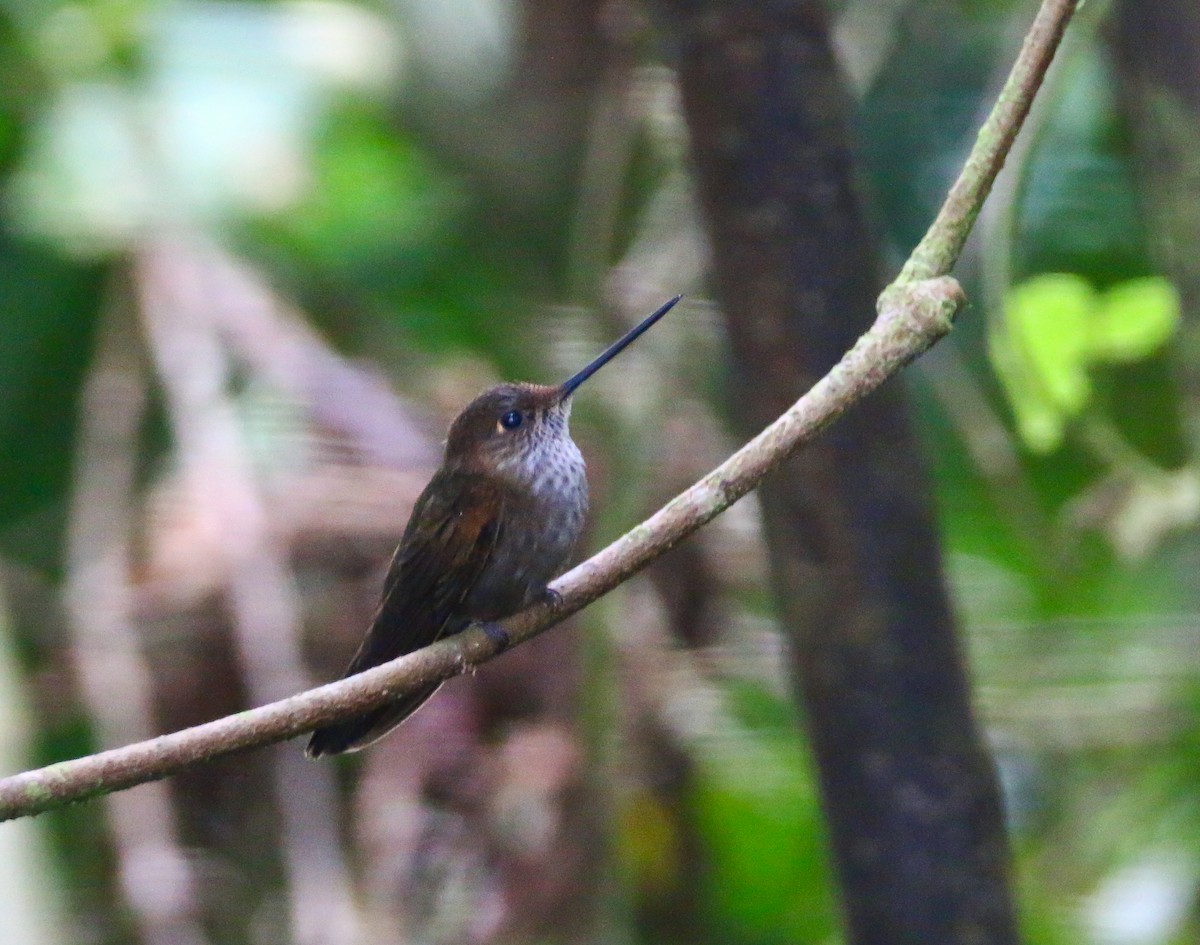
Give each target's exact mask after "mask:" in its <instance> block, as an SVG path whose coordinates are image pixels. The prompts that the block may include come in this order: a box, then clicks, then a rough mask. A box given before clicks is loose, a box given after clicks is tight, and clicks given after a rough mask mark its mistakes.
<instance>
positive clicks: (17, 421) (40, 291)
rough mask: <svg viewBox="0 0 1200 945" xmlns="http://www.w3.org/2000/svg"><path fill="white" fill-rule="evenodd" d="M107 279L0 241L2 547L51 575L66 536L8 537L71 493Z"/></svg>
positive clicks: (49, 531) (42, 530)
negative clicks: (79, 417) (80, 415)
mask: <svg viewBox="0 0 1200 945" xmlns="http://www.w3.org/2000/svg"><path fill="white" fill-rule="evenodd" d="M103 277H104V269H103V267H100V266H83V265H77V264H75V263H73V262H70V261H68V260H66V259H63V258H61V257H59V256H56V255H54V254H52V253H50V252H48V251H46V250H43V249H41V248H38V247H35V246H32V245H27V244H23V243H18V242H16V241H13V240H11V239H7V238H4V237H3V236H0V311H3V312H4V318H3V319H0V548H3V550H4V552H5V553H6V554H8V555H11V556H12V557H13V558H15V559H17V560H20V561H24V562H25V563H27V564H34V565H37V566H41V567H46V566H49V565H50V564H51V563H52V562H53V561H54V560H55V558H56V556H57V546H58V541H59V538H60V535H59V534H58V533H57V531H56V530H55V529H54V528H47V527H43V526H39V527H38V528H36V529H34V530H33V532H32V533H30V532H28V531H26V532H23V533H22V535H21V536H20V538H18V539H13V538H12V536H11V535H10V534H9V533H8V529H9V528H10V527H11V526H12V525H13V523H14V522H15V521H17V520H20V519H24V518H27V517H33V516H41V515H44V514H46V513H51V514H52V515H53V508H52V507H53V506H54V505H56V504H58V503H61V502H62V500H63V497H64V496H65V494H66V492H67V489H68V486H69V483H70V475H71V461H72V456H73V450H74V435H75V421H76V411H77V409H78V397H79V390H80V385H81V384H82V381H83V376H84V371H85V370H86V367H87V364H88V361H89V359H90V357H91V350H92V336H93V331H94V328H95V323H96V318H97V314H98V310H99V306H100V300H101V292H102V285H103ZM54 520H55V521H57V520H58V516H54Z"/></svg>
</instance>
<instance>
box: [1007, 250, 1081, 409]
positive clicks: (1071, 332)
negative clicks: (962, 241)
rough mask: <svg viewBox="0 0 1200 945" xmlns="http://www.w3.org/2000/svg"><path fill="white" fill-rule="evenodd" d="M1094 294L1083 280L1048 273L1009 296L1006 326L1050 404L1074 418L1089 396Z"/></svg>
mask: <svg viewBox="0 0 1200 945" xmlns="http://www.w3.org/2000/svg"><path fill="white" fill-rule="evenodd" d="M1095 304H1096V293H1095V292H1094V291H1093V289H1092V287H1091V286H1090V285H1088V283H1087V280H1085V279H1083V278H1082V277H1081V276H1077V275H1072V274H1070V273H1048V274H1046V275H1042V276H1035V277H1034V278H1032V279H1029V280H1028V281H1026V282H1023V283H1021V284H1020V285H1018V286H1016V287H1015V288H1014V289H1012V290H1011V291H1010V292H1009V297H1008V304H1007V312H1008V324H1009V328H1010V330H1011V331H1012V332H1013V342H1014V345H1015V347H1016V349H1017V350H1018V351H1019V352H1020V353H1021V354H1022V355H1023V356H1024V357H1025V358H1026V359H1027V360H1028V362H1029V366H1030V368H1031V370H1032V372H1033V375H1034V379H1035V381H1036V382H1037V383H1039V384H1040V385H1041V386H1042V388H1043V389H1044V391H1045V393H1046V396H1047V398H1048V400H1049V401H1050V402H1051V403H1052V404H1054V405H1055V406H1057V407H1058V408H1059V409H1060V410H1061V411H1062V412H1063V413H1064V414H1067V415H1073V414H1076V413H1078V412H1079V410H1080V409H1081V408H1082V407H1083V405H1084V404H1086V403H1087V400H1088V397H1089V395H1090V394H1091V385H1090V384H1089V382H1088V378H1087V372H1086V370H1085V368H1086V361H1087V350H1088V323H1089V317H1090V315H1091V312H1092V309H1093V308H1094V306H1095Z"/></svg>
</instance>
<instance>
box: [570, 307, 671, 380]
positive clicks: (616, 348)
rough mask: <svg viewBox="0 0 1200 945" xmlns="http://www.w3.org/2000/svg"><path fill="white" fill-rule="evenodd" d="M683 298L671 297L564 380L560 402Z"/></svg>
mask: <svg viewBox="0 0 1200 945" xmlns="http://www.w3.org/2000/svg"><path fill="white" fill-rule="evenodd" d="M681 298H683V296H682V295H677V296H675V298H673V299H671V300H670V301H668V302H665V303H664V304H663V305H661V306H660V307H659V308H658V309H657V310H656V311H655V312H653V313H652V314H650V315H647V316H646V317H645V318H644V319H642V320H641V321H640V322H639V323H638V324H636V325H634V326H633V327H632V328H630V329H629V331H627V332H625V334H623V335H622V336H621V337H620V338H618V339H617V340H616V341H614V342H613V343H612V344H611V345H609V346H608V347H607V348H606V349H605V350H604V353H603V354H601V355H600V356H599V357H597V358H596V359H595V360H593V361H592V362H591V363H590V364H589V365H588V366H587V367H585V368H584V369H583V370H582V371H580V372H579V373H578V374H573V375H572V376H571V377H569V378H567V379H566V380H565V381H563V383H562V384H561V385H560V386H559V388H558V390H559V398H558V399H559V403H562V401H564V400H566V399H567V398H568V397H570V396H571V395H572V394H573V393H575V388H577V387H578V386H579V385H580V384H582V383H583V382H584V381H586V380H587V379H588V378H589V377H591V376H592V375H593V374H595V373H596V372H597V371H599V370H600V369H601V368H602V367H604V365H606V364H608V362H609V361H611V360H612V359H613V358H615V357H616V356H617V355H618V354H620V353H621V352H622V351H624V350H625V349H626V348H627V347H629V345H631V344H633V342H635V341H637V339H638V338H639V337H640V336H641V335H643V334H644V333H645V332H646V331H647V330H648V329H649V328H650V326H651V325H653V324H654V323H655V322H656V321H658V320H659V319H660V318H662V317H663V316H664V315H666V314H667V312H669V311H671V309H673V308H674V307H675V303H676V302H678V301H679V300H680V299H681Z"/></svg>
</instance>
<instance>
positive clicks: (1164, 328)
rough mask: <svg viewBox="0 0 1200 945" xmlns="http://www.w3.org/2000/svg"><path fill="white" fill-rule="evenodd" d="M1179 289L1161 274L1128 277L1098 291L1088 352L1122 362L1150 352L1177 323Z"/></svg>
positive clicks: (1158, 346)
mask: <svg viewBox="0 0 1200 945" xmlns="http://www.w3.org/2000/svg"><path fill="white" fill-rule="evenodd" d="M1179 315H1180V311H1179V293H1178V292H1177V291H1176V289H1175V286H1173V285H1172V284H1171V283H1170V282H1169V281H1168V280H1166V279H1164V278H1162V277H1161V276H1147V277H1146V278H1143V279H1129V280H1127V281H1125V282H1120V283H1118V284H1117V285H1114V286H1112V287H1111V288H1110V289H1109V290H1108V291H1106V292H1105V293H1103V295H1101V297H1100V300H1099V305H1098V307H1097V309H1096V311H1095V313H1094V314H1093V316H1092V322H1091V330H1090V332H1089V335H1088V354H1089V356H1090V358H1091V360H1094V361H1111V362H1117V363H1125V362H1129V361H1137V360H1140V359H1142V358H1145V357H1147V356H1148V355H1151V354H1153V353H1154V352H1155V351H1157V350H1158V349H1159V348H1161V347H1162V346H1163V345H1164V344H1166V342H1167V340H1168V339H1169V338H1170V337H1171V336H1172V335H1173V334H1174V333H1175V329H1176V328H1177V327H1178V325H1179Z"/></svg>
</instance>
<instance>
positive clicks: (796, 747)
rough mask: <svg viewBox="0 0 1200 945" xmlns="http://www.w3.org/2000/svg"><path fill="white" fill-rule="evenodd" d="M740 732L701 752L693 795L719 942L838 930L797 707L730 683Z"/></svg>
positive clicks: (789, 938) (815, 937) (786, 938)
mask: <svg viewBox="0 0 1200 945" xmlns="http://www.w3.org/2000/svg"><path fill="white" fill-rule="evenodd" d="M729 695H730V696H732V697H733V698H732V699H731V700H730V705H731V707H732V708H734V709H735V711H736V713H737V716H738V718H737V725H736V726H735V731H732V732H722V733H719V734H718V733H714V737H713V738H712V739H711V740H709V742H708V743H706V744H705V745H704V750H703V751H702V752H700V753H698V755H697V758H696V788H695V791H694V795H693V802H694V805H695V810H696V822H697V826H698V829H699V830H700V832H701V835H702V836H703V838H704V841H705V845H706V848H707V852H708V854H709V864H708V870H707V876H706V878H707V879H708V884H707V888H706V891H705V901H706V902H707V903H709V904H710V906H711V907H712V909H713V910H714V914H713V916H712V917H711V921H712V922H713V923H714V924H717V925H718V926H719V927H720V926H723V927H724V928H723V931H722V935H721V940H726V941H740V942H748V943H764V945H767V943H781V945H782V943H787V942H796V941H820V940H822V939H824V938H827V937H828V936H829V935H830V934H832V930H833V917H832V914H831V909H830V906H829V902H828V889H829V886H828V883H829V880H828V875H827V863H826V860H825V856H824V846H823V843H824V833H823V829H822V825H821V816H820V807H819V803H818V800H817V794H816V786H815V784H814V783H813V780H812V776H811V773H810V771H809V768H808V764H807V761H806V757H805V754H804V748H803V744H802V741H801V738H800V734H799V729H798V728H797V727H796V725H795V721H794V719H793V718H792V715H791V709H790V707H789V706H787V705H786V704H785V703H783V702H782V701H780V700H778V699H775V698H774V697H772V696H770V695H769V694H768V693H767V692H765V691H764V690H762V689H760V688H757V687H750V686H744V685H737V684H735V685H733V686H731V687H730V689H729Z"/></svg>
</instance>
